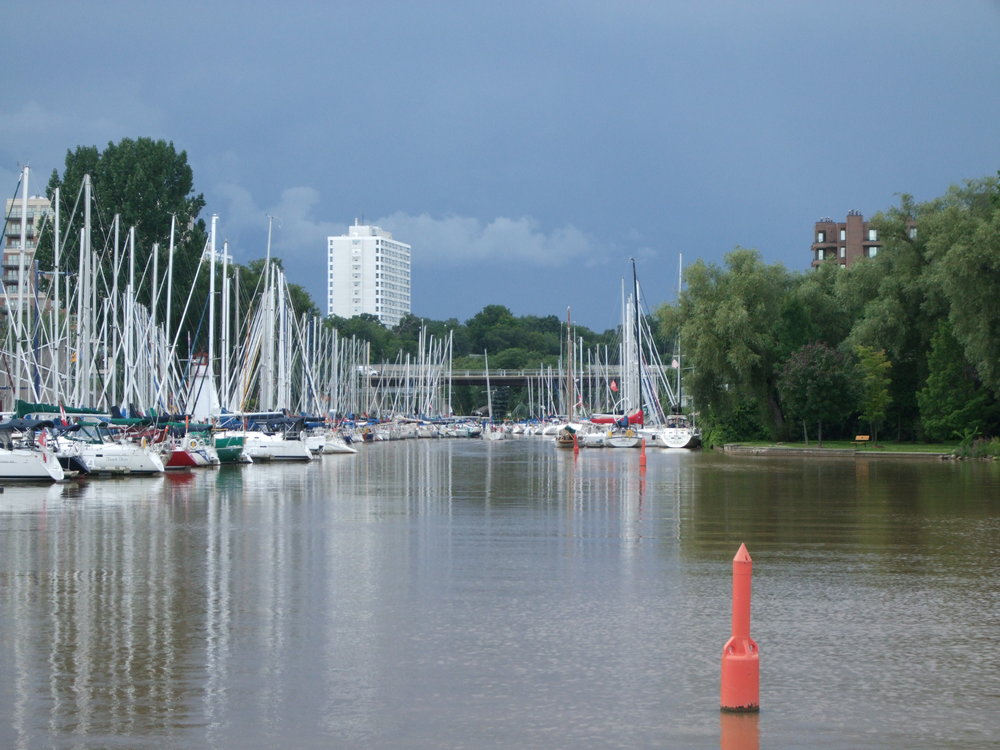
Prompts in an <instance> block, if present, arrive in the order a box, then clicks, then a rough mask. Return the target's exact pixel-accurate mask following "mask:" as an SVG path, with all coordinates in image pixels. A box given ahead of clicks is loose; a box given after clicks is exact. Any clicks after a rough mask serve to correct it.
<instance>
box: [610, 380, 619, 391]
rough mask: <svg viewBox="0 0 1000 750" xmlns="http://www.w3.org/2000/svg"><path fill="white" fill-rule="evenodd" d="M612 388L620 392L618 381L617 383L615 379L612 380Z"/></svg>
mask: <svg viewBox="0 0 1000 750" xmlns="http://www.w3.org/2000/svg"><path fill="white" fill-rule="evenodd" d="M611 390H612V391H614V392H615V393H618V383H616V382H615V381H613V380H612V381H611Z"/></svg>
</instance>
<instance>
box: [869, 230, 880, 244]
mask: <svg viewBox="0 0 1000 750" xmlns="http://www.w3.org/2000/svg"><path fill="white" fill-rule="evenodd" d="M877 239H878V231H877V230H875V229H869V230H868V241H869V242H874V241H875V240H877Z"/></svg>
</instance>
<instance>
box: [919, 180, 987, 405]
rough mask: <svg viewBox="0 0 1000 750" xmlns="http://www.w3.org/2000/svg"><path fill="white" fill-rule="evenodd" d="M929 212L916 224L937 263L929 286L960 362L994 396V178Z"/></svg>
mask: <svg viewBox="0 0 1000 750" xmlns="http://www.w3.org/2000/svg"><path fill="white" fill-rule="evenodd" d="M931 208H933V213H932V210H931ZM931 208H928V209H927V210H926V211H925V212H924V215H922V216H921V218H920V225H919V231H920V234H921V236H925V237H926V238H927V239H926V241H927V243H928V245H929V246H930V247H931V249H932V252H933V253H934V255H935V258H936V259H937V260H938V262H937V263H936V265H935V269H934V270H935V273H934V274H933V276H932V278H931V283H932V284H934V285H935V286H937V287H938V288H940V289H942V290H943V292H944V295H945V296H946V298H947V301H948V304H949V319H950V322H951V324H952V330H953V333H954V336H955V339H956V340H957V341H958V342H959V344H960V345H961V347H962V349H963V352H964V354H965V356H966V358H967V359H968V360H969V362H970V363H971V364H972V365H973V366H974V367H975V368H976V371H977V373H978V375H979V377H980V378H981V379H982V382H983V383H984V384H985V385H986V386H987V387H988V388H989V389H990V390H991V391H992V392H993V393H994V395H1000V304H997V300H998V299H1000V177H993V178H989V179H984V180H978V181H974V182H969V183H967V184H966V185H965V186H964V187H963V188H954V187H953V188H952V189H951V190H950V191H949V192H948V194H947V195H945V196H944V198H942V199H940V200H939V201H937V202H935V203H934V204H932V207H931Z"/></svg>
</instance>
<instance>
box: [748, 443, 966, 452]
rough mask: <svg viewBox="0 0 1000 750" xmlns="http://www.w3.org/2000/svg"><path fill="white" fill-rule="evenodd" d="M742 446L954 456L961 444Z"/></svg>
mask: <svg viewBox="0 0 1000 750" xmlns="http://www.w3.org/2000/svg"><path fill="white" fill-rule="evenodd" d="M739 444H740V445H744V446H747V447H748V448H786V449H788V448H792V449H800V450H811V451H814V450H851V451H858V452H859V453H865V452H872V453H935V454H941V453H948V454H954V453H955V452H956V451H957V450H958V448H959V443H958V442H957V441H956V442H952V443H900V442H894V441H891V440H879V441H878V442H877V443H872V442H867V443H861V444H858V443H855V442H854V441H853V440H824V441H823V443H822V444H820V443H817V442H816V441H815V440H810V441H809V442H808V443H803V442H797V443H792V442H786V443H771V442H768V441H766V440H760V441H753V440H749V441H740V443H739Z"/></svg>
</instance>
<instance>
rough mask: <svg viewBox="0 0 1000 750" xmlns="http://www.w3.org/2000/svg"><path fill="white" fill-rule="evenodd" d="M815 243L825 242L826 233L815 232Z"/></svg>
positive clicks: (821, 231)
mask: <svg viewBox="0 0 1000 750" xmlns="http://www.w3.org/2000/svg"><path fill="white" fill-rule="evenodd" d="M816 241H817V242H826V232H824V231H823V230H822V229H820V230H819V231H817V232H816Z"/></svg>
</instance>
